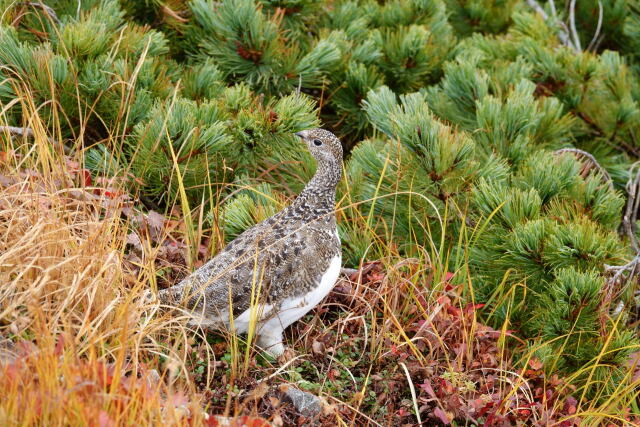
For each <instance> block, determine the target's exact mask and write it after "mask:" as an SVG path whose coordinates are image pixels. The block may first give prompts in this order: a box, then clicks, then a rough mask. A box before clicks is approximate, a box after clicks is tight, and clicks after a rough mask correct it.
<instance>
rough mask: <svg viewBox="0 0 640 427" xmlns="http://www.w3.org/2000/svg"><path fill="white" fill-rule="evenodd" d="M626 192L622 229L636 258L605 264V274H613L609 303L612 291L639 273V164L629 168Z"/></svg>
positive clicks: (608, 285)
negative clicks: (637, 230) (637, 233)
mask: <svg viewBox="0 0 640 427" xmlns="http://www.w3.org/2000/svg"><path fill="white" fill-rule="evenodd" d="M626 190H627V195H628V196H627V205H626V207H625V212H624V216H623V217H622V228H623V230H624V232H625V234H626V235H627V237H628V238H629V241H630V243H631V247H632V248H633V250H634V251H635V253H636V256H635V257H634V258H633V259H632V260H631V261H629V262H628V263H626V264H624V265H606V264H605V266H604V271H605V273H609V274H613V275H612V276H611V277H610V278H609V279H608V280H607V282H606V288H605V289H606V291H605V292H606V293H605V299H604V301H605V302H610V301H611V300H612V299H613V293H614V289H616V288H621V287H623V283H624V284H627V283H629V282H630V281H631V280H633V279H634V278H635V277H636V276H637V275H638V273H640V268H639V266H640V244H639V243H638V238H637V237H636V221H637V220H638V208H639V207H640V162H636V163H634V164H633V165H632V166H631V169H630V170H629V180H628V181H627V185H626ZM626 273H628V274H627V275H626V278H625V276H624V275H625V274H626ZM623 308H624V304H623V307H622V308H620V305H618V307H616V309H615V312H617V313H620V312H622V310H623Z"/></svg>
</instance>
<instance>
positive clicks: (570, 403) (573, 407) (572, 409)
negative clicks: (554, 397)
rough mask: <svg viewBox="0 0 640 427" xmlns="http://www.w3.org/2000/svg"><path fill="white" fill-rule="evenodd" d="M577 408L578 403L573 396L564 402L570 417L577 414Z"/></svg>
mask: <svg viewBox="0 0 640 427" xmlns="http://www.w3.org/2000/svg"><path fill="white" fill-rule="evenodd" d="M577 407H578V401H577V400H576V398H575V397H573V396H569V397H567V399H566V400H565V401H564V411H565V412H566V413H567V414H569V415H573V414H575V413H576V411H577V410H578V409H577Z"/></svg>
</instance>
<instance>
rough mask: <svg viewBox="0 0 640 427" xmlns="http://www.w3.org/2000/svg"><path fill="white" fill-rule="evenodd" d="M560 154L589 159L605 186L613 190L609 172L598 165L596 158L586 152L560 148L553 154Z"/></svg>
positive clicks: (577, 149)
mask: <svg viewBox="0 0 640 427" xmlns="http://www.w3.org/2000/svg"><path fill="white" fill-rule="evenodd" d="M562 153H573V154H576V157H578V156H582V157H586V158H587V159H589V161H590V163H591V164H592V165H593V166H594V167H595V168H596V169H597V170H598V172H600V174H601V175H602V177H603V178H604V180H605V181H606V182H607V184H608V185H609V189H611V190H613V189H614V186H613V180H612V179H611V175H609V172H607V170H606V169H605V168H603V167H602V166H600V163H598V161H597V160H596V158H595V157H593V155H592V154H591V153H589V152H588V151H584V150H580V149H579V148H561V149H560V150H556V151H555V152H554V154H562Z"/></svg>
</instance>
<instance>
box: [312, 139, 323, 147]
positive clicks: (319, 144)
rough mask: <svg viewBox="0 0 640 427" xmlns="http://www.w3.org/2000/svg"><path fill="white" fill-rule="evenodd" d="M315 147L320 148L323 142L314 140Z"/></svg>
mask: <svg viewBox="0 0 640 427" xmlns="http://www.w3.org/2000/svg"><path fill="white" fill-rule="evenodd" d="M313 145H315V146H316V147H319V146H321V145H322V141H320V140H319V139H314V140H313Z"/></svg>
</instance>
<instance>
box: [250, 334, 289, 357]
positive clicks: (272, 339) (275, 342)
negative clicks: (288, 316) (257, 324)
mask: <svg viewBox="0 0 640 427" xmlns="http://www.w3.org/2000/svg"><path fill="white" fill-rule="evenodd" d="M282 332H283V331H282V329H278V330H272V331H269V332H266V333H260V335H258V340H257V341H256V344H258V346H259V347H260V348H262V349H263V350H264V351H266V352H267V353H269V354H270V355H271V356H273V357H275V358H277V357H279V356H280V355H281V354H282V353H284V344H283V341H284V340H283V338H282Z"/></svg>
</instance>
